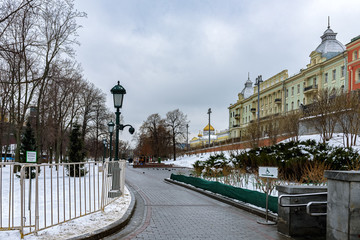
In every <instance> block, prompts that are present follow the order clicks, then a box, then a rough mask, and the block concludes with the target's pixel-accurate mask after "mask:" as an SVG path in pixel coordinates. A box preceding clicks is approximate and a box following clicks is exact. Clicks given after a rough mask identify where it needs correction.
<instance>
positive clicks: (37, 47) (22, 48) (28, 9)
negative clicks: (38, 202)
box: [0, 0, 85, 159]
mask: <svg viewBox="0 0 360 240" xmlns="http://www.w3.org/2000/svg"><path fill="white" fill-rule="evenodd" d="M6 3H7V4H8V5H6V6H7V7H6V8H3V9H1V10H0V12H1V13H0V16H3V18H2V22H1V25H2V27H3V28H2V30H3V31H2V33H1V38H0V46H1V47H0V61H2V62H4V63H5V64H3V65H1V67H2V69H1V71H2V72H8V73H9V80H7V81H5V82H4V83H6V84H9V85H10V94H11V102H10V108H9V112H10V117H9V118H10V122H11V123H12V124H13V125H14V126H15V136H16V139H17V145H18V146H19V145H20V135H21V132H22V128H23V126H24V123H25V120H26V113H27V111H28V109H29V107H30V106H31V105H35V106H36V107H37V109H38V111H41V110H44V109H40V108H39V107H40V106H42V105H41V104H42V103H43V98H44V96H45V92H46V89H47V85H48V84H49V81H50V79H51V76H49V73H50V70H51V69H52V65H53V64H55V62H56V58H57V57H60V56H61V54H63V53H66V54H69V55H72V54H73V48H72V46H73V44H75V43H76V39H75V36H76V31H77V29H78V28H79V25H77V23H76V19H77V18H79V17H83V16H85V14H84V13H80V12H78V11H77V10H75V9H74V4H73V1H72V0H54V1H51V0H42V1H40V0H33V1H30V0H29V1H7V2H6ZM2 10H3V11H2ZM4 16H5V17H4ZM38 116H41V114H39V115H38ZM40 122H41V119H40V118H39V117H37V118H36V126H37V128H38V129H41V128H39V126H40ZM36 139H37V141H39V142H40V139H41V132H39V131H37V134H36ZM40 149H41V148H40ZM16 156H17V157H16V158H17V159H18V157H19V150H18V149H17V154H16ZM39 156H40V154H39Z"/></svg>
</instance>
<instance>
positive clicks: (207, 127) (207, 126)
mask: <svg viewBox="0 0 360 240" xmlns="http://www.w3.org/2000/svg"><path fill="white" fill-rule="evenodd" d="M203 131H209V124H208V125H206V127H205V128H204V130H203ZM210 131H215V129H214V128H213V126H211V125H210Z"/></svg>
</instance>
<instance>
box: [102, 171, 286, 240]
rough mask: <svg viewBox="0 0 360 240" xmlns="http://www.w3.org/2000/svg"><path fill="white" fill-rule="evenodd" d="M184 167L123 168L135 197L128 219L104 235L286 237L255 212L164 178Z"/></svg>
mask: <svg viewBox="0 0 360 240" xmlns="http://www.w3.org/2000/svg"><path fill="white" fill-rule="evenodd" d="M179 171H180V172H181V171H182V172H185V171H186V170H185V169H171V170H166V169H134V168H132V167H128V168H127V172H126V174H127V175H126V179H127V182H128V184H130V185H131V186H132V188H133V190H135V194H136V195H137V196H138V197H139V196H141V198H140V199H142V200H141V201H138V203H137V208H136V213H135V215H134V217H133V219H132V222H131V223H130V224H129V225H128V226H127V227H126V228H125V229H124V230H123V231H121V232H119V233H118V234H115V235H113V236H110V237H108V238H106V239H151V240H153V239H164V240H165V239H166V240H168V239H246V240H248V239H254V240H259V239H270V240H275V239H279V240H289V239H290V238H287V237H285V236H283V235H281V234H279V233H278V232H277V230H276V226H266V225H260V224H258V223H257V222H256V221H257V220H258V219H259V217H258V216H255V215H253V214H250V213H248V212H246V211H243V210H240V209H238V208H235V207H232V206H229V205H227V204H225V203H222V202H219V201H217V200H214V199H211V198H209V197H206V196H204V195H202V194H200V193H197V192H194V191H191V190H189V189H186V188H183V187H180V186H177V185H174V184H170V183H167V182H165V181H164V178H168V177H169V176H170V174H171V173H178V172H179Z"/></svg>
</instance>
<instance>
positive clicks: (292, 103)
mask: <svg viewBox="0 0 360 240" xmlns="http://www.w3.org/2000/svg"><path fill="white" fill-rule="evenodd" d="M291 110H294V102H291Z"/></svg>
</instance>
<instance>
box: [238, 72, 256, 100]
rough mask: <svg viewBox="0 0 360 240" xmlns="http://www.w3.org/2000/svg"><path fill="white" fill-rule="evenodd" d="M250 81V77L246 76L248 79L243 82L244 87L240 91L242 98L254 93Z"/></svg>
mask: <svg viewBox="0 0 360 240" xmlns="http://www.w3.org/2000/svg"><path fill="white" fill-rule="evenodd" d="M252 84H253V83H252V81H251V80H250V77H248V80H247V81H246V83H245V87H244V89H243V90H242V91H241V94H242V95H243V97H244V98H248V97H250V96H251V95H253V93H254V88H253V86H252Z"/></svg>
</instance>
